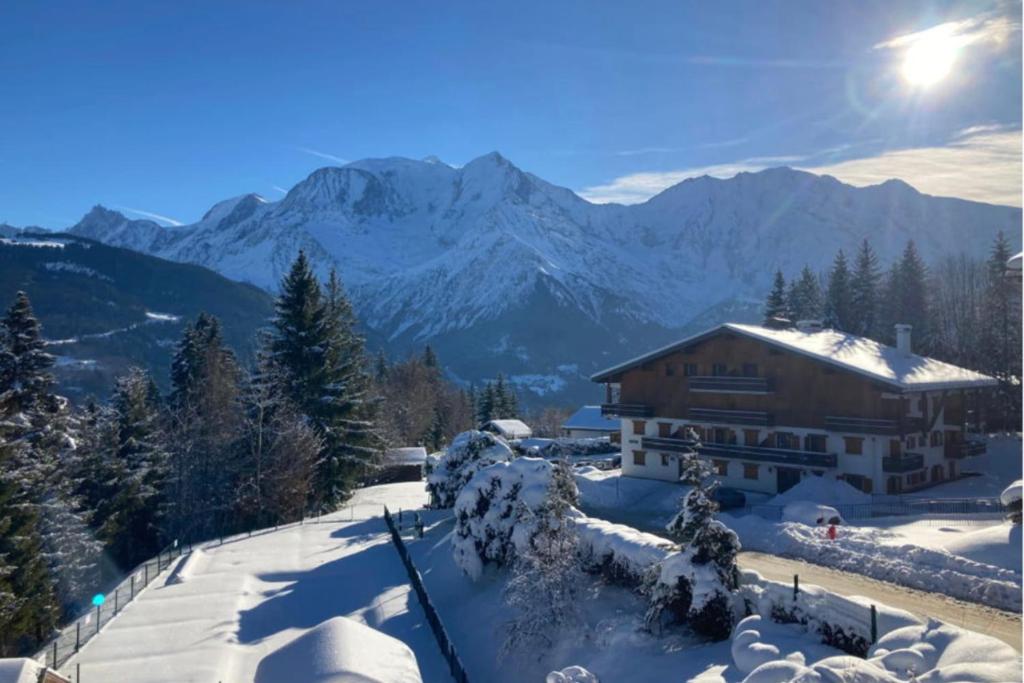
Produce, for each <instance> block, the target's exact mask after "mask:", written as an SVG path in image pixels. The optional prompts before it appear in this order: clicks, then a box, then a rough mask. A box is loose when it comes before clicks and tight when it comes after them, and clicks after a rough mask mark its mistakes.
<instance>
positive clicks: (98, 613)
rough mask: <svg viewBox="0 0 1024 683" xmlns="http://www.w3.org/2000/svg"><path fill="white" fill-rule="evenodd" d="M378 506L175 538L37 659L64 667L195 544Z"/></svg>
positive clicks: (327, 520)
mask: <svg viewBox="0 0 1024 683" xmlns="http://www.w3.org/2000/svg"><path fill="white" fill-rule="evenodd" d="M377 509H378V508H377V507H376V506H368V505H359V506H345V507H344V508H342V509H340V510H338V511H336V512H333V513H329V514H328V515H320V514H318V513H314V514H311V515H310V516H308V517H306V516H303V517H302V518H301V519H299V520H298V521H295V522H289V523H287V524H277V525H274V526H267V527H260V528H254V529H249V530H248V531H243V532H241V533H235V534H232V535H229V536H226V535H222V534H214V535H212V536H210V537H206V538H203V539H201V540H196V541H194V542H193V541H187V542H181V543H179V542H178V541H174V542H172V543H171V544H169V545H168V546H167V547H166V548H164V549H163V550H161V551H160V552H159V553H157V556H156V557H153V558H150V559H149V560H146V561H145V562H143V563H142V564H140V565H139V566H137V567H135V568H134V569H132V570H131V571H130V572H128V573H127V574H125V575H124V576H123V577H121V578H120V579H119V580H118V583H117V584H116V585H115V586H114V588H113V589H111V590H110V591H109V592H107V593H106V594H100V595H102V598H103V599H102V601H100V600H97V602H99V603H100V604H98V605H97V604H95V603H93V605H94V606H93V607H91V608H89V609H88V610H85V611H83V612H82V614H81V615H79V616H78V617H77V618H76V619H73V620H72V621H71V622H69V623H68V624H67V625H65V626H63V627H62V628H61V629H60V631H59V632H58V633H57V635H56V636H54V637H53V638H52V639H51V640H50V641H48V642H47V643H46V645H44V646H43V647H42V648H41V649H40V650H39V651H37V652H36V655H35V657H34V659H35V660H36V661H37V662H39V663H40V664H43V665H45V666H48V667H49V668H51V669H54V670H58V669H60V668H61V667H62V666H64V664H66V663H67V661H68V660H69V659H71V657H73V656H74V655H75V654H77V653H78V651H79V650H81V649H82V647H83V646H84V645H85V644H86V643H87V642H89V641H90V640H91V639H92V638H93V637H94V636H95V635H96V634H98V633H99V632H100V631H101V630H102V628H103V627H104V626H105V625H106V624H108V623H109V622H110V620H111V619H113V618H114V617H116V616H117V615H118V614H119V613H120V612H121V610H122V609H124V607H125V606H126V605H127V604H128V603H130V602H131V601H132V600H134V599H135V598H136V597H137V596H138V595H139V593H140V592H141V591H142V589H144V588H145V587H146V586H148V585H149V584H150V583H152V582H153V580H154V579H156V578H157V576H159V575H160V574H161V572H163V571H164V570H165V569H167V567H169V566H170V564H171V563H172V562H173V561H174V560H176V559H178V558H179V557H181V556H182V555H188V554H189V553H191V552H192V550H193V548H194V547H216V546H219V545H223V544H225V543H231V542H234V541H238V540H242V539H245V538H252V537H253V536H260V535H263V534H268V533H273V532H275V531H278V530H280V529H288V528H291V527H296V526H302V525H305V524H321V523H323V524H336V523H338V522H346V521H355V520H356V519H357V516H356V515H357V512H358V513H359V514H360V516H359V517H358V519H369V518H370V517H371V516H373V514H372V513H375V512H376V511H377ZM346 511H347V512H348V514H347V515H346V514H345V512H346ZM362 514H365V515H366V516H365V517H363V516H362ZM79 678H80V674H79V672H78V671H77V670H76V675H75V677H74V679H73V680H74V681H75V683H78V681H79Z"/></svg>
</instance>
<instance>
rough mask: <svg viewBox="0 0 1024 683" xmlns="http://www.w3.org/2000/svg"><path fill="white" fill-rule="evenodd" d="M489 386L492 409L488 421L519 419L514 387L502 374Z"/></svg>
mask: <svg viewBox="0 0 1024 683" xmlns="http://www.w3.org/2000/svg"><path fill="white" fill-rule="evenodd" d="M491 386H492V389H493V394H492V396H493V398H492V400H493V409H492V412H491V414H492V417H491V418H490V419H492V420H511V419H515V418H517V417H519V397H518V396H516V390H515V387H514V386H512V384H510V383H509V382H508V381H507V380H506V379H505V375H504V373H501V372H499V373H498V377H497V379H495V380H494V382H493V384H492V385H491Z"/></svg>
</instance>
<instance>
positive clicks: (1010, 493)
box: [999, 479, 1022, 507]
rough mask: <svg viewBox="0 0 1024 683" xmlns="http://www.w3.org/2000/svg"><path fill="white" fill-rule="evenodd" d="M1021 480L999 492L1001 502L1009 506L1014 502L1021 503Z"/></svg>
mask: <svg viewBox="0 0 1024 683" xmlns="http://www.w3.org/2000/svg"><path fill="white" fill-rule="evenodd" d="M1021 483H1022V482H1021V480H1020V479H1018V480H1017V481H1015V482H1013V483H1012V484H1010V485H1009V486H1007V487H1006V488H1005V489H1003V492H1002V493H1001V494H999V502H1000V503H1002V504H1003V505H1006V506H1007V507H1009V506H1010V505H1013V504H1014V503H1017V504H1018V505H1019V504H1020V501H1021Z"/></svg>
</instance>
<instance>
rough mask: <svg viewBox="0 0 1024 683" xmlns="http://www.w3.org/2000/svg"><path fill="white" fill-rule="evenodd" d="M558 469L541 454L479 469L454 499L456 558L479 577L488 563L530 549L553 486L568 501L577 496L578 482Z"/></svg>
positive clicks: (503, 560)
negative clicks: (540, 456) (529, 546)
mask: <svg viewBox="0 0 1024 683" xmlns="http://www.w3.org/2000/svg"><path fill="white" fill-rule="evenodd" d="M560 469H561V465H559V464H557V463H550V462H548V461H547V460H542V459H540V458H517V459H516V460H513V461H511V462H496V463H493V464H491V465H489V466H487V467H484V468H482V469H480V470H479V471H478V472H476V473H475V475H474V476H473V478H472V479H471V480H469V481H468V482H467V483H466V484H465V486H463V487H462V490H461V492H460V493H459V494H458V498H457V499H456V501H455V534H454V539H453V541H452V550H453V554H454V557H455V563H456V564H457V565H458V566H459V567H460V568H461V569H462V570H463V571H464V572H466V574H468V575H469V576H470V577H472V578H473V579H476V578H479V576H480V574H481V572H482V571H483V568H484V565H485V564H496V565H498V566H502V565H506V564H508V563H510V562H511V561H512V560H513V559H514V557H515V552H516V550H517V548H523V549H525V548H527V547H528V545H529V542H530V539H531V538H532V536H533V534H534V533H535V531H536V527H537V523H538V520H540V519H541V518H542V517H543V516H544V515H546V514H548V512H549V510H548V500H549V491H557V492H558V495H559V496H560V497H561V498H562V499H564V500H565V501H567V503H568V504H569V505H571V504H572V503H574V502H575V501H576V497H577V495H578V494H577V493H576V484H575V483H574V482H573V479H572V477H571V476H569V475H567V474H563V473H560V472H559V470H560ZM567 514H569V515H570V516H572V515H579V514H580V513H579V512H577V511H576V510H575V509H570V510H569V512H568V513H567Z"/></svg>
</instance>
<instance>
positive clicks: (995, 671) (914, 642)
mask: <svg viewBox="0 0 1024 683" xmlns="http://www.w3.org/2000/svg"><path fill="white" fill-rule="evenodd" d="M791 629H792V627H791V626H787V625H781V624H775V623H772V622H770V621H768V620H767V619H765V618H763V617H761V616H758V615H755V616H750V617H747V618H746V619H744V620H743V621H741V622H740V623H739V624H737V625H736V628H735V629H734V630H733V639H732V647H731V653H732V657H733V663H734V664H735V665H736V668H737V669H738V670H739V671H740V672H742V673H746V674H748V675H747V676H746V678H744V679H743V683H788V682H791V681H799V682H800V683H841V682H843V681H856V682H857V683H898V682H901V681H915V682H917V683H1000V682H1003V681H1020V680H1021V660H1020V657H1019V656H1018V655H1017V653H1016V651H1015V650H1014V649H1013V648H1011V647H1010V646H1009V645H1006V644H1005V643H1003V642H1001V641H998V640H996V639H994V638H990V637H988V636H984V635H981V634H979V633H974V632H971V631H965V630H963V629H960V628H957V627H955V626H950V625H948V624H943V623H942V622H939V621H934V620H931V621H929V622H928V623H927V624H913V625H909V626H905V627H903V628H899V629H895V630H893V631H890V632H889V633H887V634H886V635H884V636H882V637H881V638H880V639H879V641H878V643H877V644H876V645H874V646H873V647H872V648H871V650H870V652H869V653H868V656H867V658H866V659H861V658H859V657H852V656H848V655H839V656H836V655H829V656H825V657H824V658H820V656H816V655H815V653H814V651H813V649H810V648H806V647H805V645H806V643H804V644H801V643H800V642H799V640H795V643H794V638H793V635H792V632H791Z"/></svg>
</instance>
